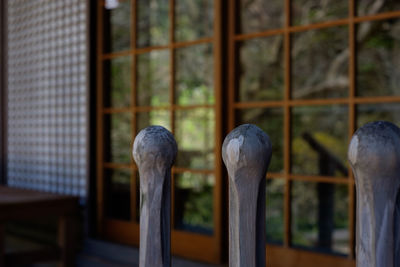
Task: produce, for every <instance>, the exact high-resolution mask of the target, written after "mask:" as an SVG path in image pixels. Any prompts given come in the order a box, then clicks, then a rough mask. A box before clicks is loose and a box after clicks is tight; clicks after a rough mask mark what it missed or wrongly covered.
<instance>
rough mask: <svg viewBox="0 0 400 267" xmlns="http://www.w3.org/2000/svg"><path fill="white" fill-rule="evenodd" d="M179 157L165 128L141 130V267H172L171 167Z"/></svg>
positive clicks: (137, 149)
mask: <svg viewBox="0 0 400 267" xmlns="http://www.w3.org/2000/svg"><path fill="white" fill-rule="evenodd" d="M176 153H177V145H176V142H175V139H174V137H173V135H172V134H171V133H170V132H169V131H168V130H166V129H165V128H163V127H161V126H150V127H147V128H145V129H143V130H141V131H140V132H139V134H138V135H137V136H136V138H135V142H134V144H133V158H134V159H135V161H136V164H137V166H138V168H139V175H140V207H141V211H140V248H139V266H140V267H161V266H162V267H167V266H168V267H169V266H171V256H170V239H171V238H170V217H171V211H170V210H171V167H172V164H173V162H174V160H175V157H176Z"/></svg>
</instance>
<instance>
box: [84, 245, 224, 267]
mask: <svg viewBox="0 0 400 267" xmlns="http://www.w3.org/2000/svg"><path fill="white" fill-rule="evenodd" d="M138 263H139V251H138V249H137V248H134V247H129V246H124V245H119V244H114V243H109V242H104V241H99V240H93V239H88V240H86V241H85V242H84V246H83V249H82V251H81V252H80V253H79V254H78V257H77V265H76V266H77V267H128V266H131V267H132V266H135V267H136V266H139V265H138ZM171 266H172V267H221V266H223V265H210V264H204V263H199V262H193V261H189V260H185V259H182V258H177V257H172V264H171ZM226 266H227V265H226Z"/></svg>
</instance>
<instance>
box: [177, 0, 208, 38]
mask: <svg viewBox="0 0 400 267" xmlns="http://www.w3.org/2000/svg"><path fill="white" fill-rule="evenodd" d="M213 22H214V0H191V1H188V0H176V1H175V41H178V42H182V41H193V40H196V39H200V38H205V37H212V35H213Z"/></svg>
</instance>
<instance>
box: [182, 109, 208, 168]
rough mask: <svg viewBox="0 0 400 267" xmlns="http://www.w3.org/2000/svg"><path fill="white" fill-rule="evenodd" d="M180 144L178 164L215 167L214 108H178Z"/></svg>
mask: <svg viewBox="0 0 400 267" xmlns="http://www.w3.org/2000/svg"><path fill="white" fill-rule="evenodd" d="M175 116H176V117H175V118H176V122H175V125H176V129H175V138H176V142H177V143H178V144H179V145H178V156H177V160H176V164H175V165H176V166H179V167H186V168H195V169H209V170H211V169H213V168H214V147H215V141H214V140H215V129H214V127H215V115H214V110H213V109H206V108H197V109H190V110H178V111H176V114H175Z"/></svg>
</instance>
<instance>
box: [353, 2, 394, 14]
mask: <svg viewBox="0 0 400 267" xmlns="http://www.w3.org/2000/svg"><path fill="white" fill-rule="evenodd" d="M356 3H357V15H358V16H365V15H374V14H377V13H382V12H388V11H397V10H400V1H398V0H385V1H377V0H358V1H356Z"/></svg>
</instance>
